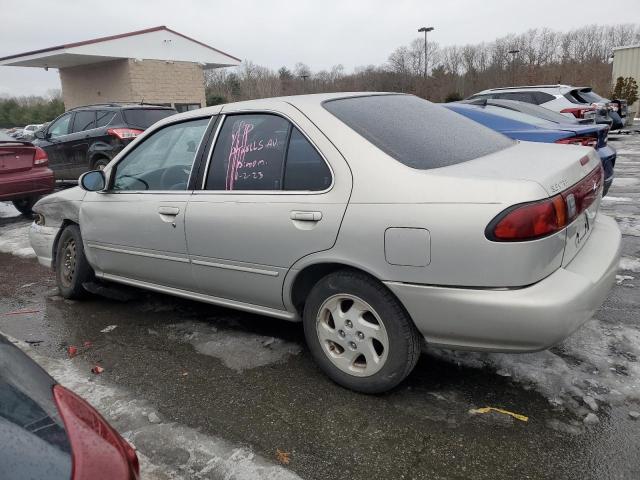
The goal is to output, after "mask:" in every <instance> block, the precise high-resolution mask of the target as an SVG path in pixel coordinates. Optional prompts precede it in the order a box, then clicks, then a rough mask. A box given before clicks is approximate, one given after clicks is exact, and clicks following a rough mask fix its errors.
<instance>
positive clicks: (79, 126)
mask: <svg viewBox="0 0 640 480" xmlns="http://www.w3.org/2000/svg"><path fill="white" fill-rule="evenodd" d="M92 128H96V112H95V111H93V110H80V111H79V112H76V116H75V118H74V119H73V128H72V130H71V131H72V132H74V133H75V132H84V131H85V130H90V129H92Z"/></svg>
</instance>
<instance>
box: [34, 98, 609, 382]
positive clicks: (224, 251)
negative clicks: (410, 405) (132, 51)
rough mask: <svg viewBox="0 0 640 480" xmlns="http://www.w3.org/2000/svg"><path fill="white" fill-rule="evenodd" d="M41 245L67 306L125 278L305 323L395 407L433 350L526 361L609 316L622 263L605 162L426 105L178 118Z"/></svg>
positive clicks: (66, 200) (312, 338) (275, 105)
mask: <svg viewBox="0 0 640 480" xmlns="http://www.w3.org/2000/svg"><path fill="white" fill-rule="evenodd" d="M80 185H81V187H77V188H73V189H70V190H66V191H63V192H60V193H56V194H54V195H51V196H49V197H46V198H45V199H43V200H41V201H40V202H38V204H37V205H36V206H35V208H34V210H35V211H36V212H37V218H36V220H35V222H34V224H33V226H32V228H31V234H30V235H31V242H32V245H33V247H34V249H35V251H36V253H37V255H38V258H39V261H40V262H41V263H42V264H44V265H47V266H50V267H53V268H54V269H55V272H56V278H57V282H58V286H59V288H60V291H61V292H62V294H63V295H64V296H65V297H68V298H77V297H80V296H82V295H83V294H85V293H86V292H85V290H84V287H83V284H85V283H86V282H92V281H112V282H118V283H123V284H127V285H134V286H137V287H142V288H146V289H149V290H154V291H158V292H164V293H167V294H171V295H177V296H181V297H185V298H190V299H194V300H200V301H204V302H209V303H212V304H216V305H222V306H225V307H231V308H237V309H241V310H245V311H249V312H255V313H260V314H264V315H268V316H273V317H277V318H282V319H286V320H290V321H302V322H304V330H305V336H306V340H307V343H308V346H309V349H310V351H311V353H312V355H313V357H314V359H315V360H316V362H317V363H318V365H319V366H320V367H321V368H322V370H323V371H324V372H325V373H326V374H327V375H328V376H329V377H330V378H332V379H333V380H334V381H336V382H337V383H339V384H341V385H343V386H346V387H348V388H351V389H354V390H357V391H361V392H367V393H376V392H383V391H386V390H388V389H390V388H392V387H394V386H395V385H397V384H398V383H399V382H401V381H402V380H403V379H404V378H405V377H406V376H407V375H408V374H409V373H410V372H411V370H412V369H413V367H414V366H415V364H416V361H417V359H418V356H419V354H420V349H421V343H422V341H423V340H426V343H427V344H428V345H435V346H440V347H447V348H456V349H473V350H492V351H503V352H527V351H534V350H540V349H544V348H547V347H549V346H551V345H553V344H555V343H557V342H559V341H561V340H563V339H564V338H565V337H567V336H568V335H569V334H571V332H573V331H574V330H575V329H577V328H578V327H579V326H580V325H581V324H582V323H583V322H585V321H586V320H587V319H589V318H590V317H591V315H592V314H593V313H594V311H595V310H596V309H597V308H598V307H599V306H600V304H601V303H602V301H603V300H604V298H605V297H606V295H607V293H608V291H609V289H610V287H611V285H612V283H613V281H614V279H615V273H616V269H617V264H618V258H619V255H620V242H621V236H620V231H619V230H618V227H617V225H616V223H615V222H614V221H613V220H612V219H610V218H607V217H606V216H604V215H603V214H601V213H599V212H598V209H599V206H600V201H601V194H602V170H601V167H600V160H599V158H598V156H597V154H596V153H595V151H594V150H593V149H591V148H587V147H571V146H566V145H553V144H540V143H535V144H534V143H526V142H520V143H518V142H514V141H512V140H509V139H508V138H506V137H504V136H502V135H500V134H498V133H496V132H493V131H492V130H489V129H487V128H485V127H483V126H481V125H479V124H478V123H475V122H472V121H470V120H468V119H466V118H464V117H462V116H460V115H458V114H456V113H453V112H451V111H448V110H446V109H443V108H441V107H439V106H436V105H433V104H431V103H430V102H427V101H425V100H422V99H419V98H417V97H414V96H411V95H401V94H383V93H379V94H376V93H351V94H344V93H339V94H321V95H305V96H297V97H286V98H277V99H266V100H254V101H248V102H242V103H235V104H227V105H220V106H215V107H209V108H205V109H201V110H195V111H190V112H185V113H183V114H180V115H175V116H172V117H169V118H167V119H165V120H162V121H160V122H158V123H157V124H155V125H154V126H152V127H151V128H149V129H148V130H147V131H145V133H144V134H142V135H141V136H140V137H139V138H137V139H136V140H135V141H134V142H132V143H131V144H130V145H129V146H127V147H126V148H125V149H124V150H123V151H122V152H121V153H120V154H119V155H118V156H117V157H115V158H114V159H113V160H112V161H111V163H109V165H108V166H107V167H106V168H105V169H104V170H103V171H94V172H88V173H86V174H84V175H83V176H82V177H81V179H80Z"/></svg>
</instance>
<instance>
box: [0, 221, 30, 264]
mask: <svg viewBox="0 0 640 480" xmlns="http://www.w3.org/2000/svg"><path fill="white" fill-rule="evenodd" d="M0 252H2V253H11V254H13V255H16V256H18V257H29V258H30V257H35V256H36V253H35V252H34V251H33V248H31V244H30V243H29V225H25V224H23V223H22V224H16V225H6V226H4V227H2V229H1V230H0Z"/></svg>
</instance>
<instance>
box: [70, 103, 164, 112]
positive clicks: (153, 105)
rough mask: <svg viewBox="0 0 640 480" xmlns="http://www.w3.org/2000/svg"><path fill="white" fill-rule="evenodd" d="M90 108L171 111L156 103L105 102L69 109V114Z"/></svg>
mask: <svg viewBox="0 0 640 480" xmlns="http://www.w3.org/2000/svg"><path fill="white" fill-rule="evenodd" d="M85 108H86V109H91V108H166V109H173V107H170V106H168V105H160V104H157V103H135V102H107V103H92V104H90V105H80V106H78V107H74V108H70V109H69V110H67V111H69V112H71V111H75V110H82V109H85Z"/></svg>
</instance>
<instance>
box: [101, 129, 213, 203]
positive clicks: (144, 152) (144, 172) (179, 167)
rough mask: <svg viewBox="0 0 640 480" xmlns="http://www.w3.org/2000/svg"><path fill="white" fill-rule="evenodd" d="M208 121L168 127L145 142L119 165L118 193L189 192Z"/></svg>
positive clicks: (117, 172)
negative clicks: (187, 190) (191, 175)
mask: <svg viewBox="0 0 640 480" xmlns="http://www.w3.org/2000/svg"><path fill="white" fill-rule="evenodd" d="M208 124H209V118H202V119H197V120H191V121H188V122H182V123H176V124H173V125H168V126H166V127H164V128H162V129H160V130H158V131H156V132H154V133H153V134H152V135H150V136H149V137H147V138H146V139H144V141H143V142H142V143H141V144H140V145H138V146H137V147H136V148H135V149H134V150H133V151H132V152H130V153H129V154H128V155H127V156H126V157H125V158H124V159H123V160H122V161H121V162H119V163H118V165H117V166H116V171H115V174H114V177H113V183H112V189H113V190H115V191H127V190H128V191H139V190H186V189H187V184H188V182H189V175H190V174H191V169H192V167H193V162H194V160H195V157H196V153H197V150H198V146H199V144H200V141H201V140H202V137H203V135H204V132H205V130H206V129H207V125H208Z"/></svg>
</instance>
